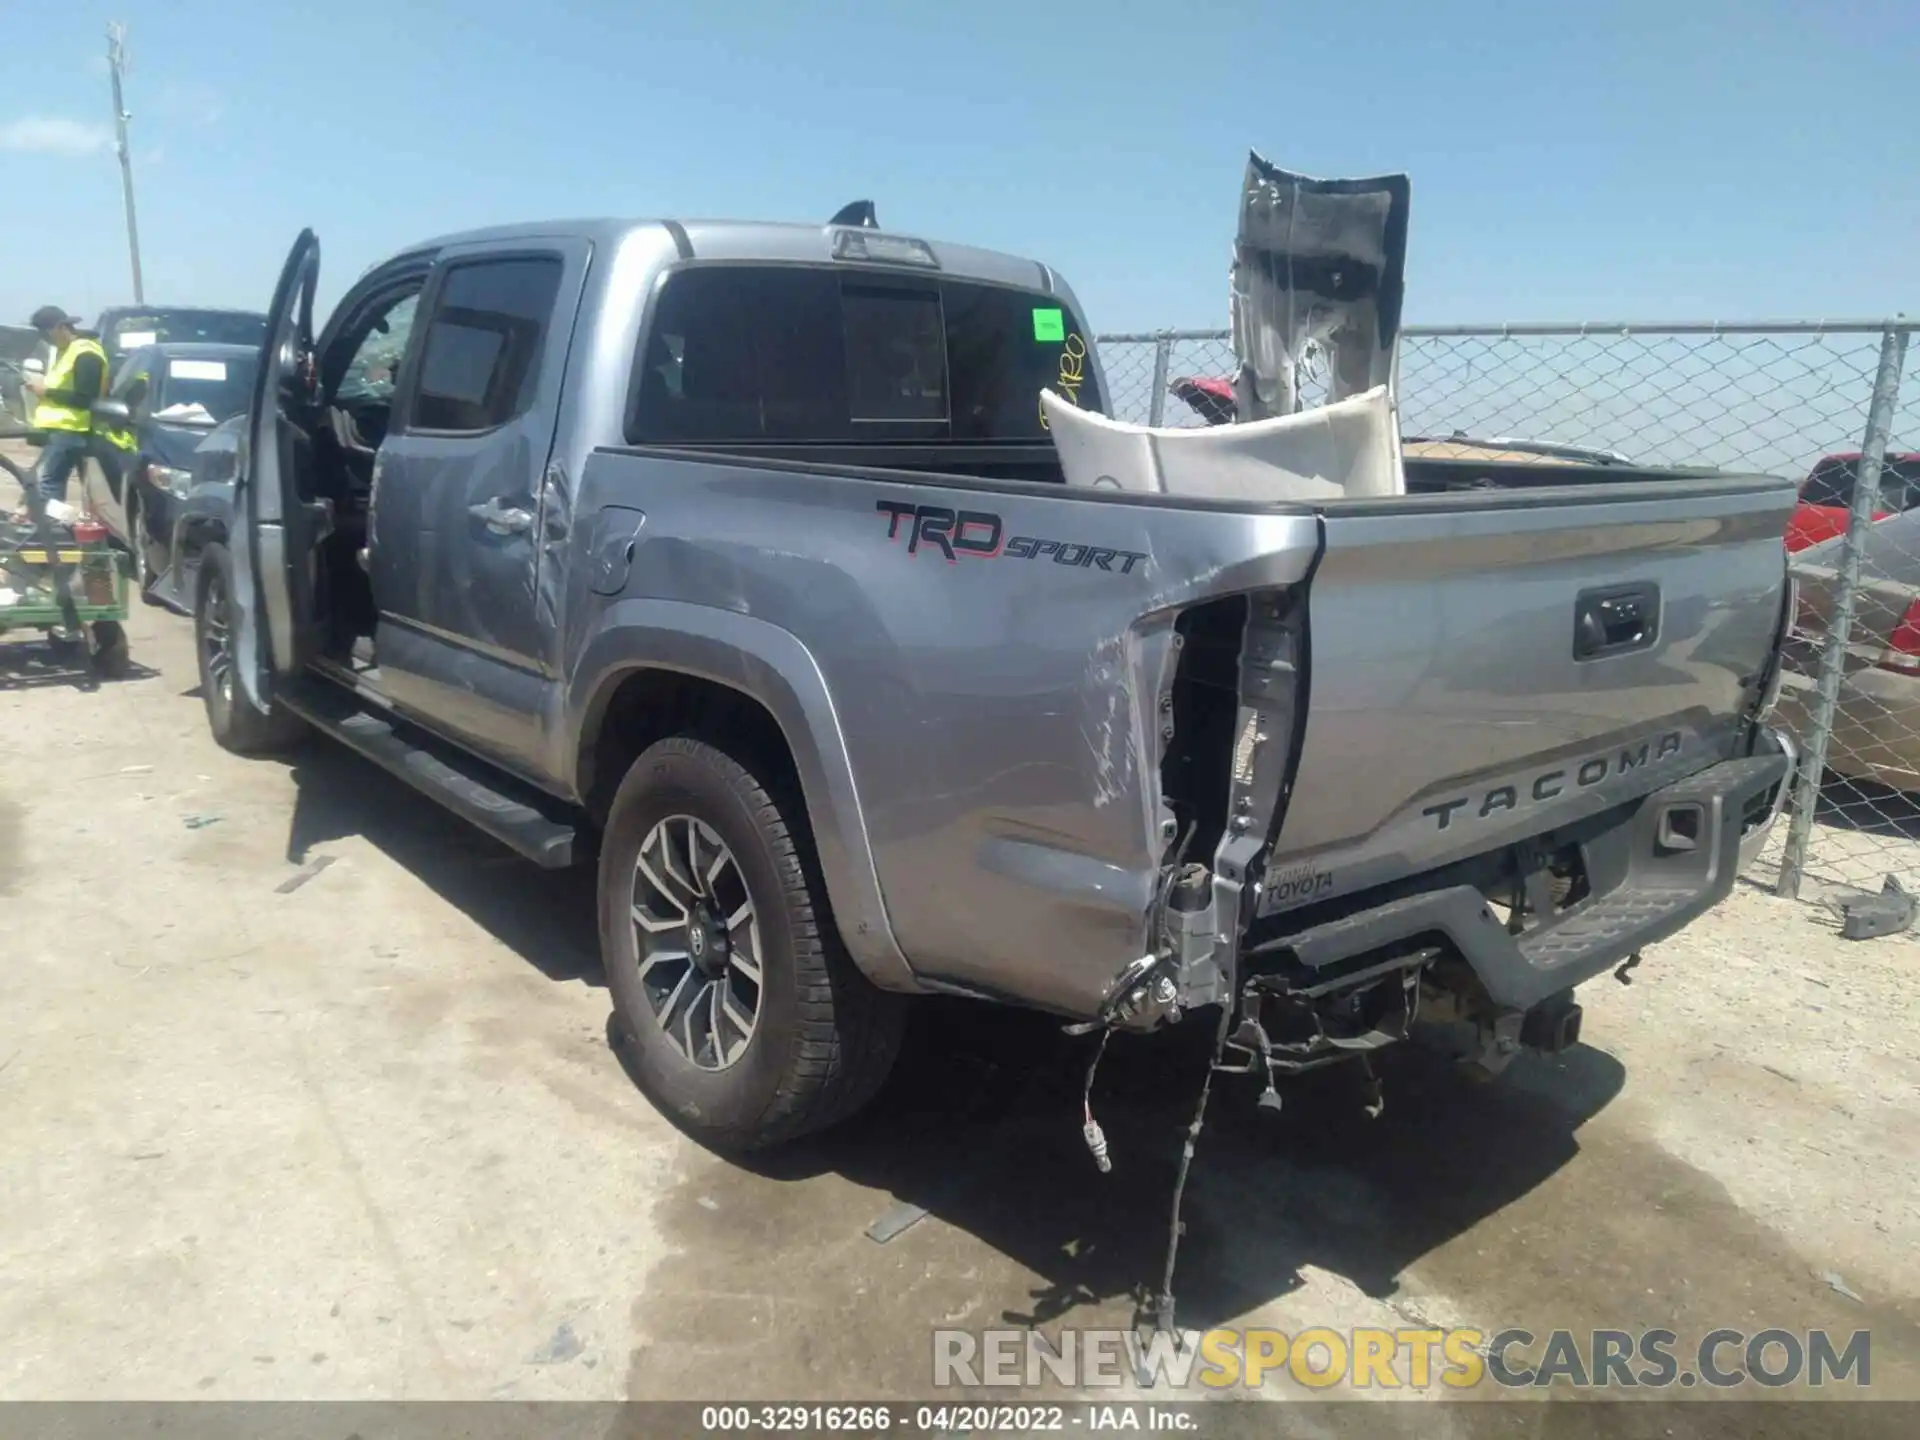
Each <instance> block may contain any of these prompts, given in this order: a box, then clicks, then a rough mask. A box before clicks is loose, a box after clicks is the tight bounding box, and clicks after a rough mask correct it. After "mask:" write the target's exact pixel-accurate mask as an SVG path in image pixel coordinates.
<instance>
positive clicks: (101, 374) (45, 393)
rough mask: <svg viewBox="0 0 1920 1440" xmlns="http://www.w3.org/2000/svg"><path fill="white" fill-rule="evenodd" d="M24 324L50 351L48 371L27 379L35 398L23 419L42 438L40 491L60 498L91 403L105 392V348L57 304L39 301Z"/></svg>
mask: <svg viewBox="0 0 1920 1440" xmlns="http://www.w3.org/2000/svg"><path fill="white" fill-rule="evenodd" d="M28 323H29V324H31V325H32V326H33V328H34V329H35V330H37V331H39V333H40V338H41V339H42V340H45V341H46V342H47V343H48V344H49V345H51V346H53V349H54V355H53V364H52V365H51V366H50V367H49V368H48V370H47V373H46V374H45V375H44V376H29V377H28V378H27V381H26V387H27V388H28V389H29V390H31V391H33V392H34V394H35V395H36V397H37V403H36V404H35V405H34V408H33V416H32V418H31V419H30V420H29V421H28V422H27V423H28V424H29V425H31V426H32V427H33V428H34V429H35V430H44V431H45V432H46V436H47V440H46V445H45V447H44V448H43V449H42V450H41V451H40V470H39V484H40V494H41V495H42V496H43V497H44V498H46V499H48V500H65V499H66V496H67V480H68V477H70V476H71V475H72V474H73V473H74V471H76V470H78V469H79V468H80V464H81V462H82V461H83V460H85V459H86V455H87V437H88V436H89V435H90V434H92V432H93V402H94V401H96V400H98V399H99V398H100V397H101V396H103V395H105V394H106V393H107V352H106V351H105V350H104V349H102V348H101V346H100V342H99V341H98V340H95V339H94V338H93V337H92V336H91V335H82V334H81V333H80V320H79V317H78V316H74V315H69V314H68V313H67V312H66V311H65V310H63V309H61V308H60V307H59V306H58V305H42V306H41V307H40V308H39V309H38V310H36V311H34V312H33V319H32V320H30V321H29V322H28Z"/></svg>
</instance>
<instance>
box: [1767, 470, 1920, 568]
mask: <svg viewBox="0 0 1920 1440" xmlns="http://www.w3.org/2000/svg"><path fill="white" fill-rule="evenodd" d="M1859 473H1860V457H1859V455H1857V454H1854V455H1829V456H1827V457H1826V458H1825V459H1824V460H1822V461H1821V462H1820V463H1819V464H1818V465H1815V466H1814V467H1813V471H1812V473H1811V474H1809V475H1808V476H1807V478H1806V479H1805V480H1803V481H1801V482H1800V503H1799V505H1797V506H1796V507H1795V508H1794V512H1793V519H1792V520H1790V521H1789V522H1788V523H1787V549H1788V550H1790V551H1792V550H1805V549H1806V548H1807V547H1808V546H1809V545H1818V544H1819V543H1820V542H1821V541H1823V540H1831V539H1833V537H1834V536H1836V535H1844V534H1846V533H1847V514H1848V512H1849V510H1850V509H1851V508H1852V506H1853V484H1854V481H1855V479H1856V478H1858V476H1859ZM1917 505H1920V455H1915V454H1907V455H1889V456H1887V458H1886V460H1885V461H1884V462H1883V463H1882V465H1881V467H1880V503H1879V504H1878V505H1876V506H1875V507H1874V510H1873V518H1874V519H1875V520H1884V519H1886V518H1887V517H1888V516H1889V515H1898V514H1903V513H1904V512H1906V511H1908V510H1912V509H1914V508H1915V507H1916V506H1917Z"/></svg>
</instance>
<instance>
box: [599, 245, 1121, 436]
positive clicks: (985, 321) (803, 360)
mask: <svg viewBox="0 0 1920 1440" xmlns="http://www.w3.org/2000/svg"><path fill="white" fill-rule="evenodd" d="M1089 348H1090V342H1089V339H1088V337H1087V334H1086V331H1085V329H1084V327H1083V326H1082V325H1081V324H1080V321H1079V318H1078V317H1077V316H1075V315H1074V314H1072V312H1071V311H1070V310H1068V309H1067V308H1066V307H1065V306H1064V305H1063V304H1062V302H1061V301H1060V299H1059V298H1058V297H1055V296H1050V295H1044V294H1040V293H1037V292H1032V291H1023V290H1017V289H1011V288H1007V287H1002V286H997V285H989V284H984V283H980V282H975V281H968V280H958V279H952V278H948V277H936V276H931V275H917V274H916V275H895V274H893V273H891V272H876V271H870V270H847V269H844V268H836V269H828V268H824V267H820V268H816V267H808V266H778V265H727V264H715V265H704V266H702V265H695V266H690V267H688V268H686V269H683V270H678V271H676V272H674V273H673V274H672V275H670V276H669V277H668V278H667V281H666V283H665V285H664V287H663V288H662V290H661V293H660V297H659V300H658V301H657V303H656V305H655V309H654V314H653V318H652V322H651V324H650V325H649V326H648V328H647V333H646V335H645V336H643V338H642V340H641V349H640V354H639V357H638V361H637V371H638V373H637V375H636V381H635V385H634V389H633V402H632V405H631V408H630V412H629V416H628V424H627V439H628V441H629V442H630V443H632V444H636V445H647V444H651V445H691V446H729V445H769V444H783V443H788V444H839V445H847V444H855V445H857V444H862V443H888V444H896V445H897V444H900V443H903V442H906V443H910V442H915V441H924V442H927V443H929V444H939V445H952V444H962V445H966V444H976V443H978V444H1002V445H1005V444H1044V443H1045V442H1046V440H1047V439H1048V436H1047V428H1046V421H1045V418H1044V417H1043V416H1042V415H1041V412H1040V391H1041V390H1042V389H1043V388H1048V387H1051V388H1052V389H1053V390H1055V391H1056V392H1057V393H1060V394H1062V395H1064V396H1066V397H1067V398H1068V399H1070V400H1072V401H1074V403H1076V404H1078V405H1081V406H1083V407H1086V408H1088V409H1094V410H1099V409H1102V408H1103V397H1102V396H1101V395H1100V393H1099V389H1098V386H1097V384H1096V383H1095V381H1094V378H1093V374H1092V366H1091V362H1090V359H1089V356H1088V350H1089Z"/></svg>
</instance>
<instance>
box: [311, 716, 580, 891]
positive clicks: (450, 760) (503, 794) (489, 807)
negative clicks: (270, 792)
mask: <svg viewBox="0 0 1920 1440" xmlns="http://www.w3.org/2000/svg"><path fill="white" fill-rule="evenodd" d="M274 698H275V699H276V700H277V701H279V702H280V703H281V704H283V705H285V706H286V707H287V708H288V709H289V710H291V711H293V712H294V713H295V714H296V715H298V716H300V717H301V718H302V719H303V720H305V721H306V722H307V723H308V724H310V725H312V726H313V727H314V728H315V729H318V730H322V731H324V732H325V733H326V734H328V735H331V736H333V738H334V739H336V740H339V741H340V742H341V743H342V744H344V745H347V746H348V747H350V748H351V749H353V750H356V751H358V752H359V753H360V754H362V755H364V756H366V758H367V759H369V760H371V761H373V763H374V764H376V765H378V766H379V767H380V768H381V769H383V770H386V771H388V772H389V773H391V774H394V775H397V776H399V777H400V778H401V779H402V780H404V781H406V782H407V784H409V785H411V786H413V788H414V789H416V790H418V791H420V793H421V794H423V795H426V796H429V797H430V798H432V799H434V800H438V801H439V802H440V803H441V804H442V805H444V806H446V807H447V809H449V810H451V811H452V812H453V813H454V814H456V815H458V816H459V817H460V818H461V819H462V820H465V821H466V822H467V823H468V824H469V825H472V826H474V827H475V828H477V829H480V830H484V831H486V833H487V834H489V835H491V836H493V838H494V839H496V840H498V841H500V842H501V843H502V844H503V845H506V846H508V847H509V848H511V849H513V850H517V851H518V852H519V853H520V854H522V855H524V856H526V858H527V859H529V860H531V861H533V863H534V864H536V865H538V866H540V867H541V868H542V869H545V870H564V869H566V868H567V867H568V866H570V865H573V864H574V863H576V861H578V860H584V859H586V858H588V856H589V854H590V853H591V849H592V846H591V841H590V839H589V837H587V836H585V835H583V834H582V833H581V832H580V829H579V827H578V826H576V825H575V824H574V823H573V822H572V821H570V820H564V819H555V818H554V816H553V815H552V814H549V813H547V810H546V809H545V808H543V806H542V803H541V800H540V799H536V797H535V795H534V794H533V793H532V792H530V791H529V790H528V787H525V786H522V785H519V784H518V783H516V782H514V781H512V780H509V779H507V778H506V777H504V776H501V775H498V774H496V773H493V772H490V771H489V770H488V768H487V767H486V765H485V764H484V763H483V762H480V761H476V760H474V759H473V758H471V757H470V756H467V755H465V754H462V753H461V752H460V751H458V750H456V749H454V748H453V747H452V746H450V745H446V744H443V743H441V742H440V741H438V740H435V739H433V738H432V737H431V736H429V735H427V734H426V733H425V732H424V731H422V730H420V729H418V728H417V727H415V726H412V725H408V724H407V723H406V722H405V721H403V720H400V719H398V718H397V717H393V716H388V715H382V714H379V713H376V712H374V711H371V710H368V709H367V708H365V707H364V706H363V705H361V704H359V703H358V702H357V701H356V700H355V699H354V697H353V696H352V695H350V694H349V693H347V692H346V691H345V690H343V689H341V688H340V687H339V686H337V685H333V684H331V683H329V682H328V681H325V680H320V679H306V680H303V681H301V682H300V683H298V684H296V685H292V686H288V687H286V688H285V689H283V690H281V691H279V692H278V693H277V694H276V695H275V697H274ZM509 791H511V792H514V793H509ZM546 803H547V805H549V806H551V808H552V809H554V810H556V811H557V810H559V809H560V806H559V803H558V802H557V801H552V802H546Z"/></svg>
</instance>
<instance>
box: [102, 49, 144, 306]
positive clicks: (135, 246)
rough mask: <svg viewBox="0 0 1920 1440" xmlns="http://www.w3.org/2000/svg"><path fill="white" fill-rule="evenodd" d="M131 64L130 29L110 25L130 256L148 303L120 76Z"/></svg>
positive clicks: (136, 290)
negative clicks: (135, 219) (128, 50)
mask: <svg viewBox="0 0 1920 1440" xmlns="http://www.w3.org/2000/svg"><path fill="white" fill-rule="evenodd" d="M126 63H127V27H126V26H124V25H120V24H113V25H109V26H107V68H108V69H109V70H110V71H111V72H112V74H113V130H114V135H115V137H116V138H117V141H118V148H119V151H120V187H121V189H122V190H123V191H124V192H125V194H126V198H127V253H128V254H129V255H130V256H131V257H132V259H133V303H134V304H136V305H144V304H146V303H147V296H146V290H145V287H144V286H143V285H142V284H141V283H140V227H139V225H138V224H136V223H135V221H134V218H133V154H132V152H131V151H130V150H128V148H127V118H128V117H127V107H126V102H125V101H124V100H123V99H122V98H121V94H120V73H121V71H122V70H123V69H125V68H126Z"/></svg>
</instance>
